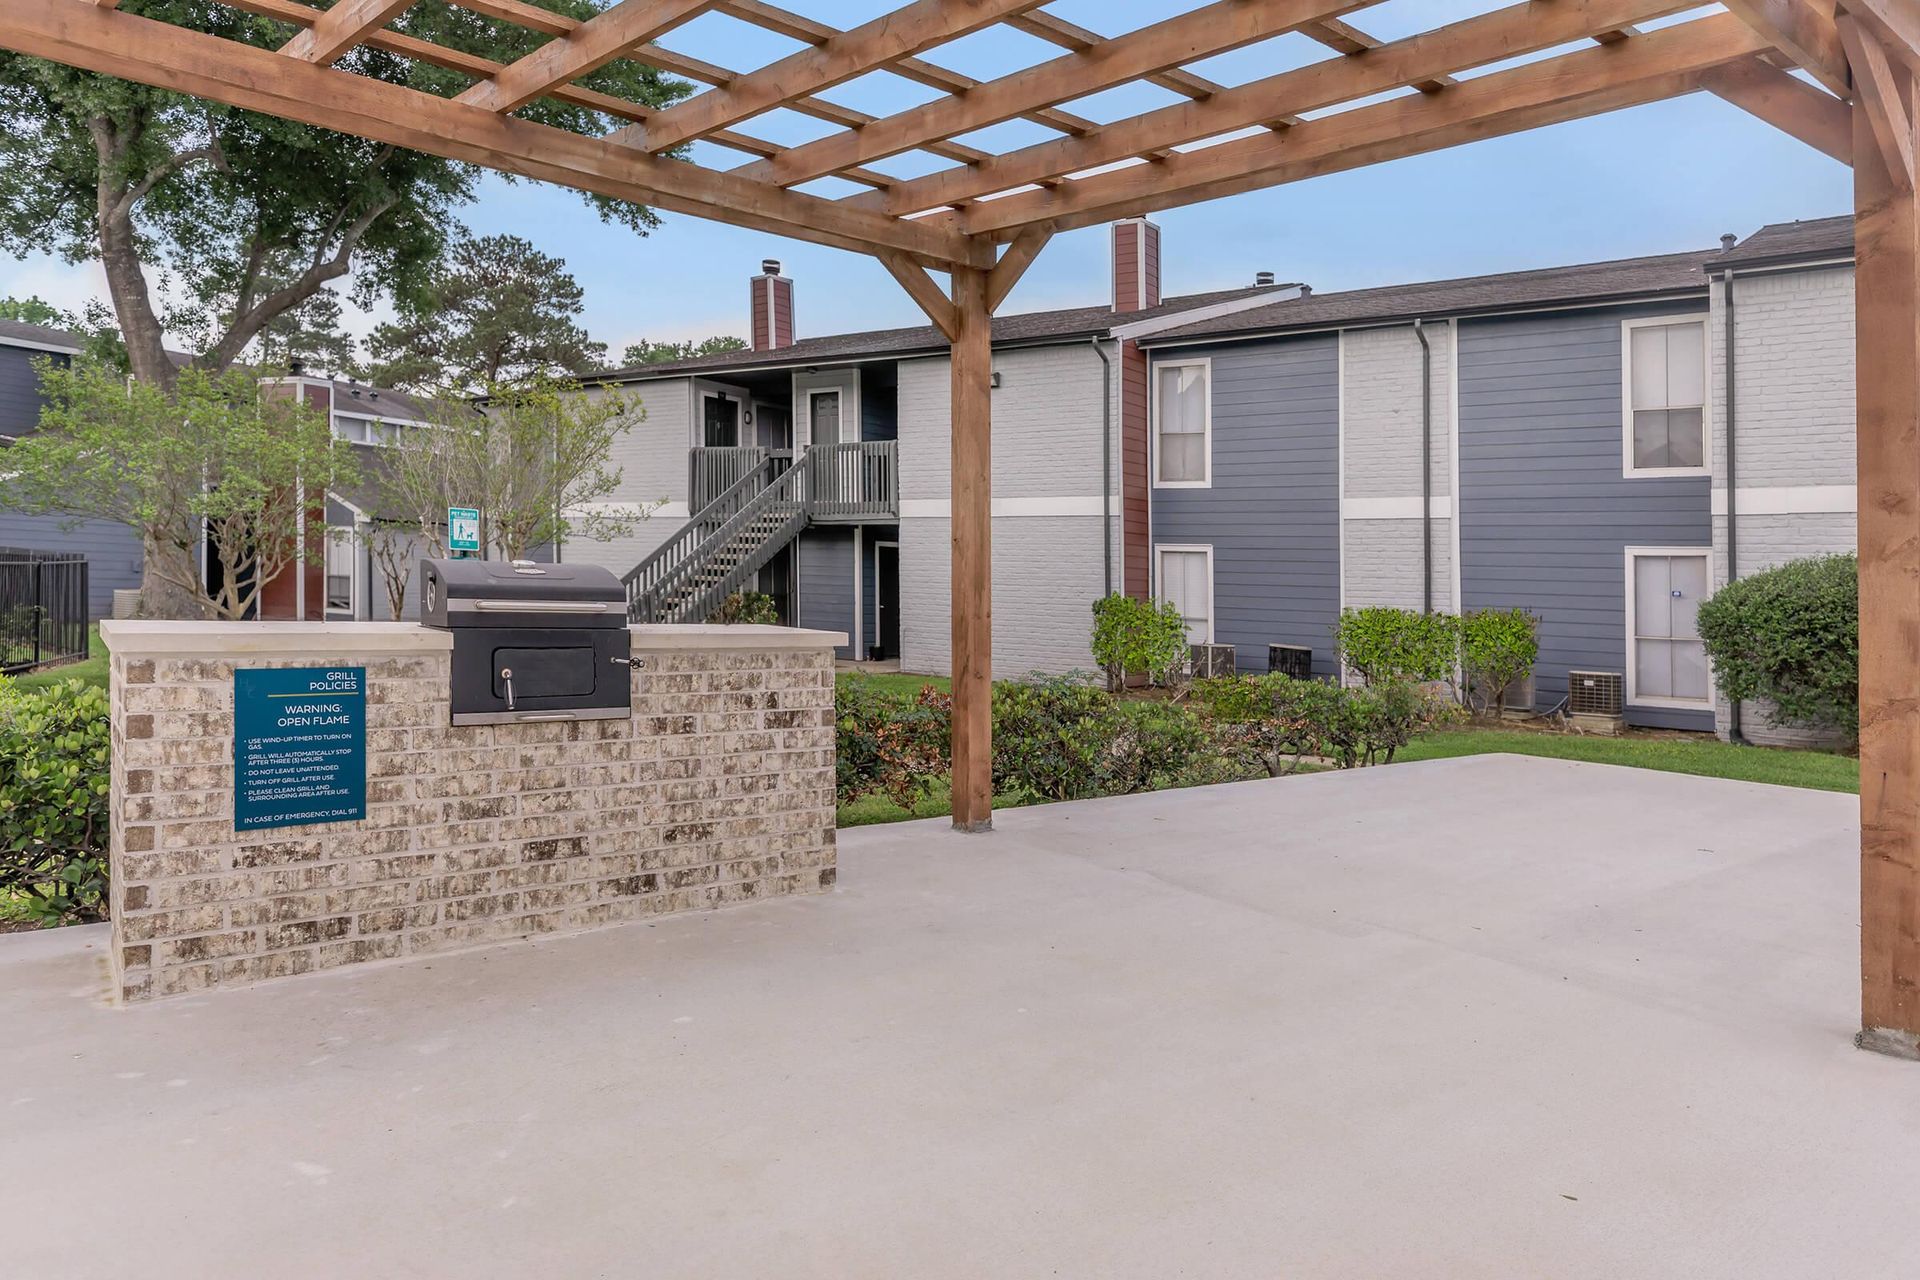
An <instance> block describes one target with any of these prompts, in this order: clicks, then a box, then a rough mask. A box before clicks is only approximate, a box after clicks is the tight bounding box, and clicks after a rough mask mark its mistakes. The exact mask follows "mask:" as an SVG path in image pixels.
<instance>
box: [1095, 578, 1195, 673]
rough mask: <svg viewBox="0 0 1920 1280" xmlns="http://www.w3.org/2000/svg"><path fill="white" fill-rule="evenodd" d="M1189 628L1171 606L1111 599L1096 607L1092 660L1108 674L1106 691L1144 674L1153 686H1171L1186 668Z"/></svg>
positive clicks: (1122, 597)
mask: <svg viewBox="0 0 1920 1280" xmlns="http://www.w3.org/2000/svg"><path fill="white" fill-rule="evenodd" d="M1188 653H1189V651H1188V646H1187V624H1186V623H1185V622H1184V621H1182V619H1181V617H1180V610H1179V609H1178V608H1176V607H1175V606H1174V604H1173V603H1172V602H1171V601H1153V600H1136V599H1134V598H1133V597H1132V596H1123V595H1111V596H1107V597H1106V598H1104V599H1102V600H1098V601H1096V602H1095V603H1094V606H1093V660H1094V661H1095V662H1096V663H1098V664H1099V665H1100V669H1101V670H1102V671H1104V672H1106V673H1107V688H1108V689H1109V690H1116V689H1118V688H1120V686H1121V683H1122V682H1123V681H1125V679H1126V678H1127V677H1128V676H1130V675H1134V674H1143V675H1145V676H1146V678H1147V680H1148V681H1149V682H1150V683H1153V684H1171V683H1172V682H1173V681H1174V679H1175V678H1176V677H1177V676H1179V675H1180V674H1181V673H1182V672H1184V671H1185V670H1186V669H1187V662H1188Z"/></svg>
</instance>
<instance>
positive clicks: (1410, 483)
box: [1340, 325, 1455, 609]
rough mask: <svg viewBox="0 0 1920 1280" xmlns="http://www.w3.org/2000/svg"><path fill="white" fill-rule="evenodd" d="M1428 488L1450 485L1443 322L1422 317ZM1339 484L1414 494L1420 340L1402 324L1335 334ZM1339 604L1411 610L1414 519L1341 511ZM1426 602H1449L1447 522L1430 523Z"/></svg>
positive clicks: (1368, 495)
mask: <svg viewBox="0 0 1920 1280" xmlns="http://www.w3.org/2000/svg"><path fill="white" fill-rule="evenodd" d="M1426 336H1427V340H1428V341H1429V342H1430V343H1431V344H1432V347H1433V357H1432V366H1431V369H1432V376H1431V386H1432V396H1433V401H1432V431H1433V440H1432V457H1431V468H1432V470H1431V475H1432V493H1433V496H1434V497H1436V498H1442V497H1446V496H1448V495H1450V494H1451V493H1452V491H1453V458H1452V434H1453V427H1452V415H1453V393H1452V381H1451V379H1452V372H1453V326H1451V325H1429V326H1428V327H1427V329H1426ZM1340 356H1341V403H1340V413H1341V436H1342V438H1341V472H1342V491H1343V493H1344V494H1345V496H1346V498H1347V499H1348V500H1349V501H1351V500H1354V499H1359V500H1363V501H1364V500H1369V499H1382V498H1392V499H1402V500H1405V499H1413V500H1415V502H1416V507H1415V509H1416V510H1417V509H1418V508H1417V500H1418V499H1419V497H1420V492H1421V483H1420V479H1421V477H1420V463H1421V456H1420V454H1421V450H1420V424H1421V410H1422V404H1421V396H1420V364H1421V351H1420V340H1419V338H1417V337H1416V336H1415V335H1414V331H1413V327H1412V326H1411V325H1401V326H1397V327H1394V328H1389V329H1354V330H1349V331H1347V332H1345V333H1343V334H1341V335H1340ZM1340 556H1341V569H1342V581H1343V583H1344V586H1345V603H1346V604H1348V605H1351V606H1354V607H1356V608H1357V607H1362V606H1366V605H1391V606H1394V607H1396V608H1402V609H1418V608H1420V607H1421V605H1422V604H1423V603H1424V601H1425V595H1424V593H1423V592H1422V590H1421V582H1420V566H1421V560H1422V551H1421V538H1420V521H1419V520H1418V519H1417V518H1415V519H1379V518H1359V517H1354V516H1348V517H1347V518H1346V519H1345V520H1344V522H1343V526H1342V536H1341V541H1340ZM1432 580H1433V603H1434V607H1435V608H1437V609H1453V608H1454V607H1455V604H1454V600H1453V527H1452V522H1451V521H1450V520H1446V519H1437V520H1435V521H1434V522H1433V579H1432Z"/></svg>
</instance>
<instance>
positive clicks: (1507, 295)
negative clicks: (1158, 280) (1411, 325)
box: [1141, 249, 1720, 346]
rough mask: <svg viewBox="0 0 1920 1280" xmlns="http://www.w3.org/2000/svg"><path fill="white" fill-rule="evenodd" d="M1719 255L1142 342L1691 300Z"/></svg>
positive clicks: (1369, 299)
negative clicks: (1639, 300) (1676, 297)
mask: <svg viewBox="0 0 1920 1280" xmlns="http://www.w3.org/2000/svg"><path fill="white" fill-rule="evenodd" d="M1719 256H1720V251H1719V250H1717V249H1716V250H1696V251H1694V252H1691V253H1667V254H1659V255H1657V256H1654V257H1647V258H1623V259H1620V260H1619V261H1616V262H1590V263H1583V264H1581V265H1579V266H1571V267H1548V268H1545V269H1543V270H1538V271H1508V272H1502V273H1501V274H1499V275H1490V276H1467V277H1463V278H1461V279H1458V280H1430V281H1425V282H1423V283H1420V284H1400V285H1388V286H1385V287H1383V288H1376V289H1353V290H1349V291H1347V292H1343V293H1314V294H1309V295H1307V296H1306V297H1304V298H1295V299H1291V300H1289V301H1284V302H1276V303H1274V304H1272V305H1271V306H1265V307H1253V308H1250V309H1249V310H1246V311H1239V312H1235V313H1234V314H1232V315H1226V316H1220V317H1217V318H1215V319H1212V320H1203V321H1199V322H1197V323H1194V324H1190V325H1182V326H1180V327H1179V328H1177V329H1168V330H1165V331H1163V332H1160V333H1156V334H1154V335H1153V336H1152V337H1149V338H1144V339H1142V340H1141V345H1143V346H1152V345H1155V344H1157V343H1164V342H1178V341H1182V340H1187V339H1193V338H1206V337H1216V336H1218V337H1238V336H1243V335H1246V334H1253V333H1268V332H1281V331H1285V330H1290V329H1322V328H1326V327H1328V326H1330V325H1341V324H1357V323H1363V322H1364V323H1376V322H1385V321H1391V320H1411V319H1413V318H1415V317H1426V318H1433V317H1438V316H1447V315H1466V314H1470V313H1478V312H1487V311H1508V310H1518V309H1522V308H1526V307H1536V306H1549V305H1552V306H1558V305H1562V304H1568V303H1580V302H1603V301H1607V300H1610V299H1616V298H1631V297H1646V296H1649V295H1659V294H1667V293H1674V294H1680V293H1690V292H1696V291H1701V290H1704V289H1705V288H1706V287H1707V276H1706V272H1705V270H1704V269H1703V268H1704V267H1705V265H1706V264H1707V263H1708V262H1711V261H1713V260H1714V259H1716V258H1718V257H1719Z"/></svg>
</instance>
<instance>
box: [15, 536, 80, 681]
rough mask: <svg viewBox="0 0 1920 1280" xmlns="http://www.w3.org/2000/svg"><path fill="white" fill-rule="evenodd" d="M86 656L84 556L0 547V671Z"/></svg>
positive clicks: (24, 669) (64, 552)
mask: <svg viewBox="0 0 1920 1280" xmlns="http://www.w3.org/2000/svg"><path fill="white" fill-rule="evenodd" d="M86 656H87V558H86V557H85V556H83V555H80V554H79V553H77V552H70V551H26V550H22V549H20V548H18V547H0V674H5V675H13V674H15V673H16V672H21V671H31V670H33V669H34V668H35V667H38V666H42V665H44V664H46V663H49V662H63V661H66V660H67V659H69V658H84V657H86Z"/></svg>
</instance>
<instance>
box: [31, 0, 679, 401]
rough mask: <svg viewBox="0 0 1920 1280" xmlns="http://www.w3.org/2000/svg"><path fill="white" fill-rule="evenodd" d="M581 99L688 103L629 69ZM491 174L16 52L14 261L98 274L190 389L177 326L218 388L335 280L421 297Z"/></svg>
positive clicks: (380, 61) (469, 34) (147, 354)
mask: <svg viewBox="0 0 1920 1280" xmlns="http://www.w3.org/2000/svg"><path fill="white" fill-rule="evenodd" d="M534 2H535V3H537V4H539V5H540V6H541V7H542V8H545V9H549V10H553V11H556V12H560V13H565V14H568V15H571V16H574V17H583V18H584V17H590V16H592V15H593V14H595V13H597V12H599V11H600V10H601V9H602V8H604V7H605V3H604V0H534ZM122 7H123V8H125V9H127V10H128V11H129V12H133V13H139V14H144V15H146V16H148V17H153V18H159V19H161V20H163V21H166V22H169V23H172V24H174V25H178V26H184V27H190V28H193V29H195V30H199V31H206V32H210V33H213V34H216V35H220V36H223V37H226V38H229V39H235V40H241V41H244V42H246V43H248V44H253V45H257V46H261V47H266V48H275V47H278V46H279V45H281V44H283V43H285V42H286V40H287V39H289V38H290V37H291V36H292V35H293V34H294V31H295V29H296V28H294V27H293V26H291V25H289V24H287V23H284V22H280V21H277V20H275V19H271V18H263V17H259V16H255V15H252V14H247V13H243V12H241V11H240V10H239V9H237V8H232V7H229V6H227V5H223V4H218V3H211V2H209V0H125V2H124V4H123V5H122ZM316 7H321V6H316ZM393 27H394V29H396V30H398V31H401V32H404V33H406V34H409V35H413V36H417V37H420V38H423V39H426V40H430V41H432V42H434V43H436V44H441V45H446V46H448V47H451V48H454V49H459V50H464V51H466V52H470V53H474V54H479V55H482V56H485V57H488V58H492V59H494V60H495V61H499V62H510V61H512V60H513V59H515V58H517V57H519V56H521V55H523V54H525V53H528V52H530V51H532V50H533V49H534V48H536V47H538V46H539V45H540V44H542V43H544V42H545V40H546V37H544V36H541V35H538V34H537V33H534V32H530V31H527V30H525V29H523V28H520V27H516V26H512V25H509V24H505V23H501V22H497V21H495V20H493V19H491V18H487V17H484V16H482V15H479V14H476V13H473V12H471V11H469V10H466V9H461V8H456V7H454V6H452V5H450V4H447V3H446V2H445V0H420V2H419V3H417V4H414V5H412V6H410V7H409V8H408V9H407V10H406V11H405V12H404V13H403V14H402V15H401V16H400V18H399V19H397V20H396V21H395V22H394V24H393ZM339 65H340V67H341V68H342V69H343V70H347V71H352V72H355V73H358V74H362V75H370V76H374V77H377V78H379V79H382V80H387V81H391V82H394V83H399V84H405V85H409V86H411V87H414V88H419V89H425V90H428V91H430V92H435V93H439V94H443V95H452V94H455V93H458V92H459V91H460V90H462V89H464V88H465V87H466V86H467V84H468V83H470V82H469V80H468V78H467V77H465V76H462V75H460V74H459V73H457V72H452V71H448V70H445V69H443V68H439V67H434V66H429V65H427V64H424V63H416V62H412V61H408V60H406V59H403V58H399V57H397V56H395V55H392V54H388V53H383V52H381V51H378V50H373V49H367V48H364V47H362V48H357V49H355V50H353V51H352V52H350V53H349V54H348V55H347V56H346V57H345V58H343V59H341V61H340V63H339ZM583 83H584V84H587V85H590V86H592V87H593V88H596V89H601V90H604V91H606V92H609V93H613V94H616V95H618V96H620V97H623V98H627V99H629V100H631V101H634V102H637V103H641V104H643V105H647V106H653V107H659V106H663V105H666V104H667V103H670V102H672V101H674V100H676V99H678V98H679V97H681V96H683V95H684V94H685V93H686V92H687V91H688V88H689V86H687V85H686V84H684V83H683V82H681V81H677V80H674V79H672V78H670V77H667V76H663V75H661V74H660V73H659V72H657V71H655V70H654V69H652V68H650V67H643V66H641V65H640V64H638V63H635V62H630V61H625V60H619V61H615V62H613V63H610V64H608V65H607V66H606V67H603V68H601V69H600V70H598V71H596V72H594V73H593V74H592V75H591V76H589V77H585V78H584V79H583ZM520 114H522V115H524V116H526V117H528V118H531V119H537V120H539V121H541V122H543V123H546V124H551V125H555V126H558V127H560V128H565V129H571V130H574V131H576V132H582V133H594V134H598V133H604V132H606V131H607V129H608V128H609V127H610V126H611V125H612V124H613V123H614V122H612V121H609V120H608V119H606V118H605V117H603V116H600V115H599V114H597V113H595V112H591V111H587V110H584V109H581V108H576V107H571V106H567V105H564V104H561V103H557V102H554V101H552V100H550V99H541V100H539V101H536V102H534V103H531V104H529V105H528V106H527V107H525V108H523V109H522V111H521V112H520ZM479 174H480V171H479V170H478V169H476V168H475V167H474V166H472V165H467V164H461V163H457V162H455V161H451V160H445V159H440V158H438V157H433V156H425V155H420V154H418V153H416V152H411V151H403V150H398V149H395V148H393V147H387V146H382V145H379V144H377V143H372V142H367V141H365V140H363V139H359V138H354V137H349V136H346V135H344V134H338V133H333V132H330V131H328V130H324V129H317V128H313V127H312V126H309V125H304V124H296V123H293V122H291V121H286V120H280V119H275V118H272V117H269V116H262V115H256V114H254V113H252V112H248V111H241V110H237V109H234V108H230V107H223V106H218V105H215V104H210V103H204V102H199V101H196V100H195V99H192V98H187V97H183V96H181V95H179V94H176V93H170V92H167V91H165V90H162V89H154V88H149V87H146V86H143V85H135V84H130V83H128V82H126V81H124V80H117V79H114V78H112V77H108V76H99V75H94V74H91V73H89V72H84V71H77V70H74V69H72V68H70V67H65V66H62V65H60V64H58V63H52V62H46V61H43V60H40V59H37V58H27V57H22V56H20V55H17V54H11V53H6V54H0V249H4V250H6V251H8V252H12V253H15V254H19V253H23V252H27V251H34V250H38V251H52V252H55V253H58V254H60V255H61V256H63V257H65V258H67V259H68V260H70V261H76V262H78V261H83V260H87V259H98V260H99V261H100V262H101V264H102V265H103V266H104V268H105V270H106V275H107V283H108V288H109V290H110V292H111V295H112V301H113V309H114V312H115V315H116V317H117V319H118V321H119V329H120V332H121V333H122V334H123V335H124V337H125V341H126V346H127V359H128V363H129V366H130V368H131V371H132V373H133V375H134V376H135V377H136V378H139V379H141V380H143V381H147V382H152V383H155V384H157V385H161V386H169V385H171V384H172V382H173V380H174V378H175V376H176V365H175V364H174V362H173V361H172V360H170V359H169V357H168V355H167V352H166V342H165V336H166V334H167V333H168V332H169V329H170V327H171V328H173V330H174V331H175V332H182V333H189V334H192V335H194V337H195V339H196V345H197V346H198V347H199V348H200V349H199V350H197V351H195V352H194V353H193V355H194V357H195V362H196V363H197V364H198V365H199V366H200V367H201V368H203V369H206V370H208V371H212V372H218V371H221V370H224V369H226V368H228V367H230V366H231V365H232V364H233V363H234V361H236V360H237V359H239V358H240V357H241V356H242V355H243V353H247V352H248V350H249V348H250V347H251V346H253V345H254V344H255V343H256V340H257V339H259V338H260V337H261V335H262V334H264V333H266V332H268V331H269V330H270V329H271V328H272V327H273V326H274V325H275V323H276V322H277V321H280V320H281V319H282V318H283V317H286V316H287V315H288V314H289V313H292V312H296V311H298V310H299V309H300V308H302V307H303V306H307V305H309V304H311V303H312V302H313V300H314V299H315V297H316V295H317V294H318V293H319V292H320V291H321V290H323V289H325V288H326V287H327V286H328V285H329V284H332V283H334V282H336V281H337V282H342V283H343V285H344V287H346V288H347V289H348V290H349V292H350V294H351V296H352V297H354V299H355V300H356V301H359V302H362V303H366V302H371V301H372V300H373V299H374V298H376V297H378V296H381V295H386V294H398V295H404V294H407V293H409V292H412V291H415V290H417V289H418V288H419V286H420V284H421V282H422V281H423V280H424V279H425V278H426V275H427V273H428V272H429V271H430V269H431V268H432V267H433V265H434V264H435V263H436V262H437V261H438V260H439V258H440V256H441V254H442V252H443V251H444V249H445V246H446V243H447V238H448V235H449V232H450V231H451V230H453V229H454V228H455V226H456V225H457V224H456V223H455V220H454V211H455V210H456V209H457V208H458V206H460V205H461V204H463V203H465V202H466V201H468V200H470V199H471V198H472V196H473V194H474V189H475V184H476V183H477V181H478V179H479ZM587 198H588V199H590V200H592V201H593V203H595V204H596V205H597V206H598V207H599V209H600V211H601V213H602V215H603V216H605V217H607V218H610V219H612V220H615V221H618V222H620V223H622V224H624V225H626V226H628V227H630V228H632V229H633V230H635V231H640V232H644V231H645V230H646V229H647V228H649V227H650V226H652V225H653V224H654V221H655V219H654V216H653V214H652V213H651V212H650V211H649V210H647V209H645V208H643V207H641V206H638V205H632V204H626V203H622V202H619V201H612V200H606V199H602V198H598V197H587ZM163 286H164V288H163Z"/></svg>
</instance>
